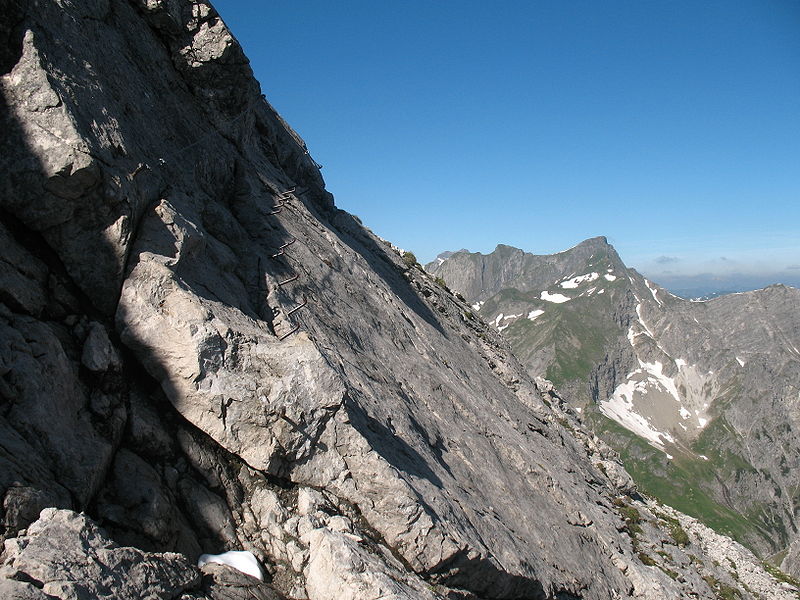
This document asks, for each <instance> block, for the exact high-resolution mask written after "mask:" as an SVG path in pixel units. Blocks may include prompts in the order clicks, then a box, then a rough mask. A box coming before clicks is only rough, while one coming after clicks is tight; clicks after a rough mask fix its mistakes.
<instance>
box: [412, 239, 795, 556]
mask: <svg viewBox="0 0 800 600" xmlns="http://www.w3.org/2000/svg"><path fill="white" fill-rule="evenodd" d="M427 268H428V269H429V270H430V271H431V272H432V273H434V274H435V275H437V276H441V277H443V278H444V279H445V280H446V281H447V283H448V285H452V286H453V288H454V289H457V290H459V291H460V290H462V289H467V290H474V289H475V282H476V281H477V280H478V279H480V280H481V281H482V282H483V284H485V285H484V287H482V288H481V291H480V292H473V293H472V294H470V293H466V294H465V295H466V299H467V300H468V301H470V302H475V304H474V305H473V309H475V311H476V312H478V313H479V314H480V315H481V317H483V318H484V319H485V320H487V321H488V322H490V323H492V324H493V326H494V327H495V328H496V329H497V330H498V331H501V332H503V334H504V335H505V336H506V337H507V338H508V339H509V341H510V342H511V344H512V347H513V349H514V351H515V354H516V355H517V356H518V357H519V358H520V360H521V361H522V362H523V364H524V365H525V367H526V368H527V369H528V372H529V373H530V374H532V375H538V374H546V375H547V376H548V377H549V378H551V379H552V380H553V381H555V383H556V384H557V386H558V388H559V390H560V391H561V393H562V395H563V396H564V397H565V398H567V399H569V400H570V401H571V402H572V403H573V404H574V405H575V406H576V407H578V409H582V410H584V411H585V412H584V416H585V417H586V418H587V419H589V420H591V421H592V423H593V427H594V428H595V430H596V431H598V433H600V434H601V436H603V437H604V439H606V440H607V441H609V442H611V443H612V445H614V446H615V447H616V448H618V449H619V450H620V451H622V452H623V454H624V456H625V459H626V461H627V462H626V464H627V465H628V466H629V468H631V469H632V470H633V473H634V476H635V477H636V478H637V479H638V480H639V481H640V482H641V484H642V486H643V487H645V489H647V490H648V491H652V492H654V493H658V494H659V495H660V496H661V497H662V498H663V499H664V500H666V501H669V502H674V503H675V504H676V505H677V506H679V507H680V508H682V509H683V510H685V511H688V512H692V513H693V514H695V515H696V516H700V517H703V518H704V519H705V520H706V522H707V523H709V524H713V525H714V526H715V527H717V528H719V529H721V530H723V531H725V532H726V533H729V534H733V535H736V536H737V538H738V539H740V540H741V541H745V542H746V543H748V544H749V545H751V547H753V548H755V549H756V550H757V551H759V552H761V553H762V554H763V555H765V556H766V555H771V554H773V553H776V552H778V551H780V550H783V549H784V548H785V547H786V545H787V544H788V543H789V542H790V541H791V540H792V539H794V538H795V536H796V535H797V526H798V514H800V513H799V512H798V511H800V504H798V501H797V498H798V496H797V491H796V477H795V473H796V470H797V468H798V467H799V466H800V462H798V461H800V437H798V434H799V432H800V412H798V407H799V406H800V404H798V403H799V402H800V354H798V350H797V349H798V348H800V318H798V315H800V290H797V289H794V288H790V287H786V286H781V285H775V286H770V287H768V288H766V289H763V290H758V291H754V292H747V293H741V294H731V295H726V296H722V297H719V298H716V299H714V300H711V301H707V302H698V301H688V300H684V299H682V298H678V297H676V296H674V295H673V294H670V293H669V292H668V291H667V290H665V289H663V288H661V287H659V286H658V285H656V284H654V283H653V282H651V281H648V280H647V279H646V278H644V277H643V276H642V275H640V274H639V273H637V272H636V271H635V270H633V269H628V268H627V267H625V265H624V264H623V263H622V261H621V260H620V258H619V256H618V255H617V254H616V252H615V251H614V249H613V248H612V247H611V246H610V245H609V244H608V243H607V242H606V240H605V239H604V238H592V239H590V240H586V241H585V242H582V243H581V244H578V245H577V246H575V247H574V248H571V249H570V250H566V251H564V252H561V253H558V254H555V255H552V256H536V255H532V254H527V253H523V252H522V251H520V250H516V249H513V248H510V247H508V246H498V249H497V250H495V252H493V253H491V254H488V255H482V254H471V253H468V252H465V251H461V252H457V253H454V254H452V255H451V256H449V257H448V258H447V259H444V260H442V261H435V262H433V263H431V264H430V265H428V267H427ZM559 269H560V270H559ZM486 273H504V274H505V275H504V277H502V278H497V277H493V278H492V277H488V278H487V276H486V275H485V274H486ZM483 284H482V285H483ZM598 409H599V412H598ZM600 412H602V415H601V414H599V413H600ZM604 416H605V417H609V418H610V419H612V420H613V421H615V423H613V422H610V421H608V420H606V419H605V418H604ZM618 425H622V426H623V427H624V428H626V429H627V430H629V431H630V432H631V433H632V434H634V435H631V433H628V431H626V429H621V428H620V427H619V426H618ZM644 441H646V442H647V443H649V444H650V445H651V446H652V447H655V448H659V449H660V450H662V452H654V451H653V450H651V448H650V447H648V446H647V445H646V444H645V443H644Z"/></svg>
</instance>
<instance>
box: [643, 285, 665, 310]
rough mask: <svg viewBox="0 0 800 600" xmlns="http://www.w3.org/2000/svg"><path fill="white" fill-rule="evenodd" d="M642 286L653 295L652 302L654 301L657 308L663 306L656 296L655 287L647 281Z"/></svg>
mask: <svg viewBox="0 0 800 600" xmlns="http://www.w3.org/2000/svg"><path fill="white" fill-rule="evenodd" d="M644 284H645V285H646V286H647V289H648V290H650V293H651V294H653V300H655V301H656V302H657V303H658V305H659V306H664V303H663V302H662V301H661V300H659V298H658V295H657V294H656V292H657V291H658V290H657V289H656V288H655V287H652V286H651V285H650V282H649V281H648V280H647V279H645V280H644Z"/></svg>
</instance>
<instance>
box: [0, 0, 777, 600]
mask: <svg viewBox="0 0 800 600" xmlns="http://www.w3.org/2000/svg"><path fill="white" fill-rule="evenodd" d="M0 9H2V10H3V11H4V14H6V15H8V16H9V19H8V21H7V23H5V22H4V24H3V27H2V28H0V43H2V54H0V67H2V75H1V76H0V89H2V98H3V100H2V102H3V104H2V113H0V118H2V126H3V128H4V131H6V132H7V135H5V136H4V137H3V138H2V140H0V144H2V152H1V153H0V156H2V159H0V160H2V167H3V170H4V174H5V175H6V176H5V177H4V178H3V179H2V182H1V183H0V221H2V228H1V229H0V235H2V236H3V238H2V239H3V240H4V241H3V248H4V249H5V248H9V252H8V253H5V252H4V254H3V257H2V260H0V346H1V347H2V348H3V351H2V353H0V384H1V385H0V398H1V400H0V401H1V403H0V427H1V428H2V433H3V435H2V436H0V467H1V468H0V493H1V494H2V498H3V515H2V518H3V536H4V538H5V540H6V546H5V551H4V553H3V556H2V559H3V561H4V570H3V577H4V579H3V580H2V581H3V583H2V585H4V586H6V587H7V588H8V589H13V593H15V594H18V595H19V597H21V598H27V597H31V598H40V597H46V596H43V594H49V595H51V596H55V597H65V598H66V597H81V596H80V595H79V593H78V592H74V594H73V592H72V591H70V590H77V589H78V588H79V587H80V586H83V588H81V589H88V590H92V589H95V588H92V587H91V586H95V587H96V586H98V585H99V583H98V580H100V581H105V579H102V578H103V577H105V575H103V573H104V570H103V569H106V567H107V568H108V570H109V571H110V573H109V574H108V577H110V578H111V579H109V580H108V581H112V579H113V581H116V579H114V578H118V577H122V575H121V574H122V573H138V572H141V573H144V574H146V575H147V577H145V578H143V579H142V580H141V581H143V582H145V583H142V586H143V588H142V589H144V588H147V591H145V592H142V591H141V589H140V588H135V589H136V590H139V591H137V592H134V591H114V592H105V591H103V592H102V593H113V594H117V597H126V596H124V594H125V593H129V594H134V593H140V594H141V596H140V597H154V598H157V597H182V598H185V599H188V598H240V597H241V598H246V597H257V598H274V597H278V598H297V599H306V598H307V599H312V600H322V599H328V598H352V599H354V600H378V599H386V598H394V599H400V598H431V599H433V598H452V599H464V600H467V599H475V598H478V599H489V598H492V599H494V598H497V599H500V598H508V599H511V598H559V599H574V598H585V599H587V600H604V599H610V598H620V597H638V598H653V599H655V598H665V597H675V598H677V597H684V595H685V594H688V595H689V596H692V595H694V596H695V597H699V598H714V597H715V592H714V590H713V589H712V587H710V584H708V582H706V581H705V580H703V579H702V577H699V576H696V571H697V570H696V567H695V566H694V564H693V563H692V562H691V561H689V562H687V563H679V564H677V566H675V567H674V568H675V570H676V572H677V573H678V574H679V576H678V577H676V578H674V579H673V578H672V577H671V576H670V575H669V574H667V573H666V572H665V571H662V570H659V569H654V568H653V567H652V566H651V565H648V564H646V563H645V562H642V558H641V557H640V552H639V550H638V549H637V544H643V543H644V542H643V541H641V540H639V538H638V537H636V536H632V535H630V534H629V532H628V531H627V530H626V522H625V513H624V512H621V508H620V506H619V503H620V502H622V503H623V505H625V506H628V504H630V503H636V502H638V500H637V499H636V498H637V495H636V492H635V490H634V488H633V486H632V484H631V481H630V478H629V477H628V476H627V473H625V471H624V469H622V467H621V466H620V464H619V462H618V460H617V458H616V456H615V455H614V453H613V452H612V451H611V450H610V449H609V448H608V447H607V446H606V445H605V444H603V443H602V442H600V440H598V439H597V438H595V437H594V436H592V435H591V434H589V433H587V432H586V431H585V429H584V428H583V426H582V423H581V422H580V420H579V418H578V417H577V416H576V415H575V413H574V411H572V409H570V408H569V407H568V406H566V405H565V404H564V403H563V402H562V401H561V399H560V398H559V396H558V394H557V392H556V391H555V390H553V389H551V388H550V387H549V386H547V385H545V384H544V383H541V385H538V384H537V383H536V382H535V381H533V380H532V379H531V378H530V377H529V375H527V374H526V373H525V370H524V369H523V368H522V367H521V366H520V365H519V364H518V362H517V361H516V360H515V359H514V358H513V356H512V354H511V352H510V350H509V348H508V346H507V345H506V343H505V342H504V341H503V340H502V339H501V338H500V336H499V335H497V333H496V332H494V331H492V330H491V329H490V328H489V327H488V326H487V325H486V324H484V323H482V322H481V321H479V320H476V319H474V318H472V317H471V315H470V313H469V311H468V307H467V305H466V304H464V303H463V302H462V301H461V300H459V299H458V298H457V297H455V296H453V295H452V294H451V293H449V292H448V291H447V290H445V289H443V288H442V287H441V286H440V285H438V284H437V283H436V282H435V281H434V280H433V279H432V278H431V277H429V276H428V275H427V274H426V273H425V272H424V271H422V269H421V268H419V267H418V266H409V265H407V264H406V263H405V262H404V261H403V259H402V258H401V256H400V255H399V254H398V253H397V252H396V251H395V249H393V247H392V246H391V245H390V244H388V243H386V242H384V241H382V240H380V239H379V238H377V237H376V236H374V235H373V234H372V233H371V232H370V231H369V230H367V229H365V228H364V227H363V226H362V225H361V224H360V223H359V222H358V221H357V220H356V219H355V218H354V217H352V216H351V215H349V214H347V213H345V212H343V211H340V210H338V209H337V208H336V207H335V206H334V203H333V198H332V196H331V195H330V194H329V193H328V192H327V191H326V190H325V188H324V182H323V180H322V177H321V175H320V172H319V168H318V165H317V164H316V163H315V162H314V161H313V159H312V158H311V156H310V155H309V153H308V151H307V149H306V147H305V144H304V143H303V142H302V140H301V139H300V137H299V136H298V135H297V134H296V133H295V132H294V131H293V130H292V129H291V128H289V126H288V125H287V124H286V123H285V122H284V121H283V120H282V119H281V118H280V116H279V115H277V113H275V111H274V110H273V109H272V107H271V106H270V105H269V104H268V102H267V101H266V100H265V99H264V98H263V97H262V96H261V94H260V88H259V85H258V83H257V82H256V81H255V80H254V79H253V78H252V74H251V72H250V69H249V66H248V63H247V59H246V58H245V57H244V55H243V54H242V51H241V49H240V47H239V45H238V43H237V42H236V40H235V39H234V38H233V36H232V35H231V34H230V32H229V31H228V30H227V28H226V27H225V25H224V24H223V23H222V21H221V20H220V19H219V17H218V15H217V14H216V12H215V11H214V9H213V8H212V7H211V6H210V5H209V4H207V3H206V2H201V1H191V0H130V1H125V0H106V1H103V0H94V1H87V2H80V3H72V2H66V1H57V0H38V1H36V0H29V1H23V0H0ZM620 498H626V499H625V500H621V499H620ZM55 508H58V509H62V510H55ZM42 509H46V510H45V511H44V512H41V511H42ZM71 511H74V512H71ZM80 511H85V513H86V515H88V517H91V519H92V520H93V521H96V522H97V523H99V524H100V525H102V527H103V528H104V529H105V531H106V533H103V534H101V533H98V530H97V528H96V527H97V526H96V525H94V524H93V523H92V522H91V521H89V519H88V517H84V516H79V515H77V514H76V513H77V512H80ZM40 515H41V516H40ZM58 523H62V524H63V526H64V527H66V526H67V525H69V527H70V528H69V535H67V534H66V533H65V534H64V542H63V544H64V552H65V553H64V555H65V556H70V557H73V556H74V557H75V558H74V560H72V559H70V560H69V561H65V562H66V563H67V564H66V565H61V566H62V567H64V568H66V569H67V570H68V571H69V573H71V574H72V575H70V577H72V578H71V579H70V578H65V576H64V575H63V574H62V573H61V572H60V571H59V572H53V573H51V575H52V578H51V577H50V575H48V576H46V577H45V576H44V575H42V577H44V578H42V577H40V576H39V575H36V574H43V573H48V571H47V569H48V568H49V567H48V566H47V565H48V564H50V563H48V562H47V561H48V560H49V559H48V558H47V557H46V556H43V555H41V554H37V553H34V552H33V550H34V549H36V548H37V547H38V546H37V543H39V542H37V540H40V539H41V538H40V537H37V536H40V535H41V533H40V532H41V531H45V530H47V528H48V527H55V526H56V524H58ZM660 527H661V526H660V525H659V522H658V520H657V519H654V520H653V525H652V527H649V528H647V529H643V533H641V534H637V535H641V536H642V539H645V540H649V539H651V538H656V537H658V536H662V535H663V530H662V529H661V528H660ZM59 535H60V534H59ZM111 539H113V540H114V541H115V542H116V543H119V544H121V545H123V547H122V548H121V549H119V548H117V547H116V546H115V545H114V544H112V543H111V542H110V541H109V540H111ZM69 540H74V541H72V542H70V541H69ZM693 543H695V544H696V542H693ZM96 548H101V549H102V552H101V551H100V550H97V549H96ZM106 550H108V552H106ZM227 550H248V551H250V552H252V553H253V554H254V555H255V556H256V557H257V558H258V560H259V561H260V562H261V564H262V566H263V567H264V571H265V573H266V575H267V576H266V578H265V579H266V581H265V582H264V583H263V584H261V583H254V582H253V581H249V580H247V579H246V578H245V576H243V575H241V574H237V573H236V572H231V570H230V569H229V568H226V567H223V566H219V565H206V566H204V567H203V576H202V577H200V575H199V572H198V571H197V570H196V568H195V567H193V566H192V564H194V562H195V561H196V559H197V557H198V556H199V555H200V554H202V553H220V552H223V551H227ZM109 553H110V554H109ZM168 553H173V554H168ZM174 553H180V555H182V556H183V557H185V558H180V557H179V556H177V555H176V554H174ZM106 554H109V556H111V557H112V558H113V557H116V556H117V555H118V554H119V555H122V556H124V557H125V559H124V565H122V564H121V563H120V564H118V563H115V562H114V560H116V559H115V558H114V559H113V560H112V558H108V560H106V558H103V560H99V562H90V563H87V564H89V565H90V566H89V567H86V568H87V569H90V570H88V571H81V570H79V569H77V568H76V569H73V568H72V566H71V565H72V564H73V563H76V564H78V563H81V560H83V559H84V558H85V557H92V558H93V560H95V559H97V557H101V558H102V557H106ZM26 561H27V562H26ZM104 561H105V562H104ZM148 561H149V562H148ZM91 565H94V566H91ZM23 566H24V568H23ZM670 568H671V569H672V567H670ZM707 568H708V569H710V572H711V573H714V572H716V571H715V569H716V567H714V565H713V564H712V565H711V566H709V567H707ZM91 569H94V570H91ZM21 573H28V574H29V575H28V577H27V578H26V576H24V575H19V574H21ZM151 575H153V576H154V577H155V578H154V579H152V578H150V576H151ZM156 575H157V576H156ZM162 575H163V577H162ZM681 577H682V578H683V579H681ZM719 577H722V574H719ZM243 578H244V579H243ZM45 579H47V582H46V581H45ZM51 579H52V582H54V583H52V585H51V583H49V582H50V581H51ZM125 581H127V582H129V583H132V582H135V581H138V580H135V581H134V580H132V579H131V578H125ZM37 582H39V583H41V584H42V585H39V583H37ZM56 582H60V583H56ZM65 582H69V583H68V584H67V583H65ZM151 582H152V583H151ZM175 582H177V583H175ZM124 584H125V582H123V583H122V584H120V585H123V587H122V588H120V589H121V590H124ZM56 585H61V586H62V587H60V588H58V590H59V591H58V592H57V593H59V594H62V596H58V595H57V594H56V593H55V592H53V593H51V592H50V591H49V590H51V589H52V590H55V589H56ZM115 585H116V584H115ZM137 585H138V584H137ZM776 585H777V583H776ZM47 586H50V587H47ZM63 586H67V587H63ZM69 586H72V587H69ZM148 586H152V590H151V589H149V588H148ZM170 586H171V587H170ZM23 588H24V589H23ZM110 589H111V588H110ZM113 589H114V590H117V588H113ZM133 589H134V588H131V590H133ZM10 593H11V592H9V594H10ZM81 593H82V592H81ZM88 593H89V594H90V595H91V594H92V593H94V592H88ZM98 593H101V592H98ZM743 593H744V594H747V592H746V591H745V592H743ZM26 594H27V595H26ZM37 594H38V596H37ZM69 594H73V596H69ZM148 594H149V596H148ZM158 594H161V596H159V595H158ZM131 597H133V596H131ZM687 597H688V596H687ZM744 597H756V596H744Z"/></svg>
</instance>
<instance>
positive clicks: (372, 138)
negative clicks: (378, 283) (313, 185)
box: [214, 0, 800, 280]
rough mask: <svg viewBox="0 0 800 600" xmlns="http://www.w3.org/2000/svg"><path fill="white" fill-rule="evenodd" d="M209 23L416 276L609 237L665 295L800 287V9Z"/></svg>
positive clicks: (624, 9)
mask: <svg viewBox="0 0 800 600" xmlns="http://www.w3.org/2000/svg"><path fill="white" fill-rule="evenodd" d="M214 4H215V6H216V8H217V9H218V10H219V12H220V14H221V15H222V17H223V19H224V20H225V22H226V23H227V24H228V25H229V26H230V27H231V29H232V30H233V33H234V34H235V35H236V37H237V38H238V39H239V41H240V42H241V43H242V45H243V46H244V49H245V52H246V53H247V54H248V56H249V57H250V60H251V63H252V66H253V70H254V71H255V74H256V77H257V78H258V80H259V81H260V82H261V85H262V88H263V91H264V93H265V94H266V95H267V97H268V99H269V100H270V102H271V103H272V104H273V105H274V106H275V107H276V108H277V110H278V111H279V112H280V113H281V114H282V115H283V116H284V117H285V118H286V119H287V120H288V122H289V123H290V124H291V125H292V126H293V127H294V128H295V129H296V130H297V131H298V133H300V135H301V136H303V138H304V139H305V140H306V142H307V144H308V147H309V149H310V150H311V153H312V155H313V156H314V158H315V159H316V160H317V161H318V162H320V163H322V164H323V165H324V169H323V175H324V177H325V180H326V182H327V186H328V189H329V190H330V191H331V192H332V193H333V194H334V195H335V197H336V202H337V205H338V206H340V207H341V208H344V209H345V210H348V211H350V212H352V213H354V214H357V215H358V216H359V217H361V218H362V220H363V221H364V223H365V224H366V225H367V226H369V227H370V228H371V229H372V230H373V231H375V232H376V233H377V234H379V235H381V236H382V237H385V238H388V239H389V240H391V241H393V242H394V243H396V244H397V245H399V246H402V247H404V248H406V249H410V250H413V251H414V252H415V253H416V254H417V256H418V258H419V259H420V260H421V261H427V260H430V259H432V258H433V257H434V256H435V255H436V254H437V253H439V252H441V251H443V250H455V249H459V248H462V247H466V248H468V249H470V250H472V251H481V252H490V251H491V250H492V249H493V248H494V246H495V245H496V244H497V243H505V244H510V245H513V246H517V247H520V248H523V249H525V250H527V251H530V252H534V253H550V252H556V251H559V250H563V249H565V248H568V247H570V246H572V245H574V244H575V243H577V242H579V241H581V240H582V239H584V238H587V237H591V236H595V235H605V236H607V237H608V238H609V240H610V241H611V243H613V244H614V245H615V246H616V248H617V250H618V251H619V252H620V254H621V255H622V258H623V260H625V262H626V263H627V264H629V265H630V266H634V267H636V268H639V269H640V270H642V271H643V272H645V273H649V274H652V275H651V276H653V277H654V278H656V280H657V276H658V273H659V272H668V271H669V272H672V273H673V274H676V273H686V274H691V273H696V272H725V270H726V269H727V270H728V271H730V270H738V271H748V270H749V271H774V272H785V273H792V272H793V273H794V274H800V1H798V0H791V1H790V0H774V1H773V0H750V1H739V0H725V1H710V2H706V1H703V2H696V1H661V2H649V1H640V0H636V1H634V0H630V1H627V2H615V1H609V2H595V1H592V2H589V1H574V0H572V1H569V2H563V1H561V0H550V1H546V2H545V1H531V0H529V1H525V2H523V1H506V2H486V1H485V0H484V1H480V2H478V1H462V2H445V1H438V2H436V1H433V2H432V1H429V0H428V1H411V2H374V1H370V2H367V1H343V2H330V1H327V0H326V1H321V0H304V1H302V2H290V1H288V0H278V1H273V2H263V3H262V2H241V1H234V0H217V1H216V2H215V3H214ZM791 267H795V269H791Z"/></svg>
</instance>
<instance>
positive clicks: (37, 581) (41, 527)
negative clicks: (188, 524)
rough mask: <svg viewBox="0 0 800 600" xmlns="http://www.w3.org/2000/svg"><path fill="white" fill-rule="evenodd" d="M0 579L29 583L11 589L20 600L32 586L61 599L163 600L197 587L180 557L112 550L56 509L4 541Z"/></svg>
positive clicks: (95, 532)
mask: <svg viewBox="0 0 800 600" xmlns="http://www.w3.org/2000/svg"><path fill="white" fill-rule="evenodd" d="M2 575H3V576H4V577H5V578H6V580H8V579H10V580H15V581H17V582H23V583H26V584H32V585H30V586H29V587H26V588H25V590H24V591H22V590H15V591H14V593H15V594H17V595H18V597H20V598H24V597H26V596H25V595H24V594H28V593H30V592H32V590H31V587H33V586H35V587H38V588H39V589H40V590H41V592H42V593H43V594H44V595H43V596H42V597H47V598H59V599H63V600H73V599H74V600H79V599H84V598H86V599H88V598H109V599H111V598H114V599H119V600H123V599H130V600H139V599H140V598H144V597H147V598H154V599H155V598H164V599H165V600H166V599H171V598H174V597H175V596H176V595H178V594H179V593H180V592H182V591H184V590H187V589H190V588H192V587H196V586H198V585H199V583H200V574H199V572H198V571H197V569H196V568H195V567H193V566H192V565H191V564H189V563H188V562H187V561H186V559H185V558H184V557H183V556H181V555H178V554H151V553H144V552H142V551H140V550H137V549H135V548H123V547H119V546H116V545H115V544H114V543H113V542H111V541H110V540H109V539H108V538H106V537H105V536H104V535H103V533H102V531H100V530H99V529H98V528H97V526H96V525H94V523H92V522H91V521H90V520H88V519H87V518H86V517H84V516H82V515H78V514H76V513H73V512H71V511H66V510H55V509H45V510H43V511H42V514H41V516H40V518H39V520H38V521H36V522H35V523H33V524H32V525H31V526H30V528H29V529H28V533H27V534H26V535H25V536H22V537H19V538H14V539H12V540H7V541H6V545H5V550H4V561H3V566H2ZM5 585H8V584H5ZM12 586H13V584H12ZM12 597H13V596H12ZM31 597H32V598H36V597H38V596H37V595H35V592H33V595H31Z"/></svg>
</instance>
